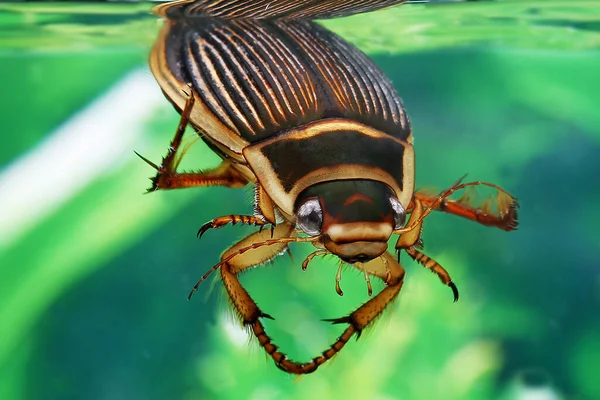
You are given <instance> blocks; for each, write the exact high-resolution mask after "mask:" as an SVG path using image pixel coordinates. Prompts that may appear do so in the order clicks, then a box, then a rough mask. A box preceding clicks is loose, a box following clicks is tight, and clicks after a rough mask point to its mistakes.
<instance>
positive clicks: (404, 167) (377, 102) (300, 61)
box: [140, 0, 518, 374]
mask: <svg viewBox="0 0 600 400" xmlns="http://www.w3.org/2000/svg"><path fill="white" fill-rule="evenodd" d="M402 2H403V0H380V1H367V0H353V1H352V0H350V1H339V0H326V1H313V0H304V1H302V0H300V1H293V2H292V1H289V0H287V1H286V0H276V1H268V2H265V1H250V0H196V1H190V0H184V1H178V2H173V3H166V4H163V5H160V6H157V7H155V9H154V11H155V13H156V14H157V15H159V16H160V17H162V18H163V19H164V20H165V24H164V26H163V28H162V30H161V32H160V34H159V37H158V39H157V40H156V42H155V45H154V47H153V49H152V51H151V56H150V66H151V70H152V73H153V74H154V76H155V78H156V80H157V82H158V84H159V85H160V87H161V89H162V91H163V92H164V94H165V96H166V97H167V99H168V100H170V101H171V103H172V104H173V106H174V107H175V108H176V110H177V111H178V112H179V113H180V114H181V120H180V123H179V126H178V128H177V130H176V133H175V137H174V139H173V141H172V142H171V147H170V148H169V151H168V153H167V155H166V156H165V157H164V158H163V160H162V163H161V164H160V165H156V164H154V163H152V162H151V161H149V160H147V159H146V158H144V157H142V158H143V159H144V160H145V161H146V162H147V163H148V164H150V165H151V166H153V167H154V168H155V169H156V170H157V174H156V176H155V177H154V178H153V179H152V182H153V184H152V187H151V188H150V189H149V191H154V190H159V189H161V190H165V189H177V188H188V187H196V186H226V187H231V188H236V187H242V186H246V185H254V187H255V198H254V213H253V214H252V215H230V216H223V217H218V218H215V219H213V220H211V221H209V222H208V223H206V224H205V225H204V226H202V228H201V229H200V230H199V232H198V236H202V235H203V234H204V233H205V232H206V231H207V230H209V229H213V228H219V227H222V226H224V225H227V224H236V223H242V224H249V225H255V226H257V227H260V230H258V231H257V232H255V233H252V234H251V235H249V236H248V237H246V238H244V239H243V240H241V241H239V242H238V243H236V244H234V245H233V246H231V247H230V248H229V249H228V250H226V251H225V252H224V253H223V254H222V256H221V260H220V262H219V263H218V264H216V265H215V266H214V267H213V268H212V269H211V270H209V271H208V272H207V273H206V274H205V275H204V276H203V277H202V278H201V279H200V280H199V281H198V283H197V284H196V285H195V286H194V288H193V289H192V292H191V293H190V296H191V295H192V294H193V292H194V291H195V290H196V289H197V288H198V286H199V284H200V283H201V282H202V281H203V280H205V279H206V278H207V277H208V276H209V275H210V273H212V272H213V271H216V270H219V271H220V274H221V278H222V281H223V284H224V286H225V289H226V291H227V293H228V295H229V297H230V299H231V301H232V303H233V306H234V308H235V310H236V312H237V313H238V315H239V317H240V319H241V321H242V323H243V324H244V325H245V326H248V327H250V329H251V330H252V332H253V333H254V335H255V336H256V337H257V338H258V341H259V343H260V345H261V346H262V347H263V348H264V349H265V351H266V352H267V353H268V354H269V355H270V356H271V357H272V358H273V360H274V361H275V363H276V365H277V366H278V367H279V368H280V369H282V370H283V371H285V372H288V373H292V374H306V373H311V372H313V371H315V370H316V369H317V368H318V367H319V366H320V365H322V364H323V363H325V362H326V361H327V360H329V359H330V358H331V357H333V356H334V355H335V354H336V353H338V352H339V351H340V350H341V349H342V348H343V347H344V345H345V344H346V343H347V342H348V340H349V339H350V338H351V337H352V336H353V335H356V336H357V337H358V336H359V335H360V334H361V332H362V331H363V330H364V329H365V328H366V327H367V326H368V325H369V324H370V323H371V322H372V321H374V320H375V319H376V318H377V316H378V315H380V313H381V312H382V311H383V310H384V309H385V308H386V306H387V305H388V304H389V303H390V302H391V301H392V300H393V299H394V298H396V296H397V295H398V293H399V292H400V290H401V288H402V284H403V281H404V269H403V268H402V266H401V265H400V262H399V261H400V252H401V251H404V252H406V253H407V254H408V255H409V256H410V257H411V258H413V259H414V260H416V261H417V262H419V263H420V264H422V265H423V266H424V267H426V268H428V269H430V270H431V271H432V272H434V273H435V274H437V276H438V277H439V278H440V279H441V281H442V282H443V283H444V284H445V285H447V286H449V287H450V288H451V289H452V291H453V294H454V300H455V301H456V300H457V299H458V290H457V288H456V286H455V284H454V283H453V281H452V279H451V278H450V275H449V274H448V273H447V272H446V270H445V269H444V268H443V267H442V266H441V265H440V264H439V263H437V262H436V261H435V260H433V259H431V258H429V257H428V256H426V255H425V254H424V253H423V252H422V243H421V240H420V234H421V226H422V222H423V219H424V218H425V217H426V216H427V215H428V214H429V213H430V212H431V211H432V210H439V211H443V212H447V213H450V214H455V215H458V216H461V217H464V218H467V219H470V220H474V221H477V222H479V223H481V224H483V225H487V226H495V227H498V228H500V229H504V230H507V231H510V230H513V229H516V228H517V207H518V203H517V200H516V199H515V198H514V197H513V196H511V195H510V194H508V193H507V192H505V191H504V190H503V189H501V188H499V187H498V186H495V185H492V184H489V183H485V182H469V183H461V182H460V181H459V182H458V183H456V184H455V185H452V186H451V187H450V188H449V189H447V190H445V191H444V192H442V193H441V194H437V195H434V194H429V193H426V192H423V191H415V183H414V178H415V150H414V148H413V133H412V130H411V125H410V121H409V119H408V116H407V115H406V110H405V108H404V106H403V103H402V101H401V99H400V97H399V96H398V94H397V93H396V90H395V89H394V87H393V85H392V83H391V81H390V80H389V79H388V78H387V77H386V76H385V75H384V74H383V73H382V72H381V70H380V69H379V68H378V67H377V66H376V65H375V64H374V63H373V61H371V60H370V59H369V58H368V57H367V56H366V55H365V54H363V53H362V52H360V51H359V50H358V49H357V48H355V47H354V46H352V45H350V44H349V43H347V42H346V41H344V40H343V39H341V38H340V37H338V36H337V35H335V34H334V33H332V32H330V31H328V30H327V29H325V28H324V27H322V26H321V25H319V24H317V23H315V22H313V21H312V20H313V19H315V18H329V17H334V16H345V15H350V14H354V13H358V12H365V11H372V10H375V9H378V8H383V7H387V6H391V5H394V4H399V3H402ZM265 5H268V6H265ZM188 124H189V125H191V126H192V127H193V128H194V129H195V131H196V132H197V134H198V135H199V136H200V137H201V138H202V139H203V140H204V142H205V143H206V144H207V145H208V146H209V147H210V148H211V149H212V150H213V151H214V152H215V153H217V154H218V155H219V156H220V157H221V158H222V162H221V164H220V165H219V166H217V167H216V168H214V169H212V170H208V171H201V172H200V171H199V172H191V173H179V172H177V165H178V161H179V157H180V156H181V154H180V153H181V151H182V150H181V149H180V145H181V142H182V136H183V132H184V130H185V129H186V127H187V126H188ZM140 157H141V156H140ZM476 185H486V186H490V187H492V188H494V190H496V191H497V193H498V195H497V197H496V198H494V199H493V200H490V201H488V202H487V204H486V205H484V206H475V205H474V204H473V203H472V202H471V201H470V200H469V199H468V196H467V197H463V198H462V199H459V200H451V199H450V198H449V196H450V195H451V194H452V193H454V192H455V191H457V190H459V189H463V188H466V187H468V186H476ZM492 203H493V204H492ZM492 205H493V206H494V207H491V206H492ZM408 215H410V217H409V218H408V222H407V221H406V219H407V216H408ZM265 226H270V227H271V229H262V228H263V227H265ZM394 234H396V235H399V238H398V240H397V242H396V246H395V250H396V251H397V252H398V258H396V257H395V256H393V255H392V254H390V252H388V251H387V248H388V240H389V239H390V237H391V236H392V235H394ZM295 242H309V243H312V244H313V245H314V246H315V247H316V248H317V250H316V251H315V252H313V253H312V254H310V255H309V256H308V258H306V260H305V261H304V262H303V264H302V267H303V268H306V265H307V263H308V262H309V261H310V259H312V258H313V257H315V256H316V255H323V254H333V255H335V256H337V257H339V259H340V260H341V261H342V262H343V263H346V264H349V265H351V266H353V267H355V268H357V269H358V270H360V271H362V272H364V274H365V277H366V280H367V284H368V290H369V295H371V290H372V289H371V286H370V282H369V277H370V276H374V277H377V278H379V279H381V280H382V281H383V282H384V283H385V287H384V289H383V290H382V291H381V292H380V293H378V294H377V295H375V296H374V297H373V298H371V299H370V300H369V301H367V302H366V303H365V304H363V305H362V306H360V307H359V308H358V309H356V310H355V311H354V312H352V313H351V314H349V315H347V316H345V317H342V318H338V319H333V320H328V321H330V322H332V323H334V324H347V327H346V329H345V330H344V332H343V333H342V334H341V336H340V337H339V338H338V339H337V340H336V341H335V342H334V343H333V344H332V345H331V346H330V347H329V348H328V349H327V350H325V351H324V352H323V353H322V354H321V355H319V356H317V357H315V358H314V359H313V360H311V361H309V362H305V363H302V362H296V361H293V360H291V359H289V358H287V357H286V355H285V354H284V353H282V352H281V351H279V350H278V348H277V346H276V345H275V344H274V343H273V342H272V340H271V339H270V337H269V336H268V335H267V334H266V333H265V329H264V326H263V324H262V322H261V319H262V318H271V317H270V316H269V315H268V314H266V313H265V312H263V311H262V310H261V309H260V308H259V307H258V305H257V304H256V302H255V301H254V300H253V299H252V297H251V296H250V294H249V293H248V292H247V291H246V290H245V289H244V287H243V286H242V284H241V283H240V281H239V280H238V277H237V276H238V274H239V273H240V272H242V271H244V270H246V269H248V268H252V267H255V266H258V265H260V264H263V263H265V262H266V261H268V260H271V259H273V258H275V257H276V256H278V255H279V254H281V253H282V252H284V251H285V250H286V249H287V247H288V245H289V244H290V243H295ZM339 275H340V274H339V271H338V276H337V278H336V290H337V291H338V293H340V294H341V289H340V288H339Z"/></svg>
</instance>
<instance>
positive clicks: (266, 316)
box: [258, 311, 275, 321]
mask: <svg viewBox="0 0 600 400" xmlns="http://www.w3.org/2000/svg"><path fill="white" fill-rule="evenodd" d="M258 318H267V319H271V320H273V321H275V318H273V317H271V316H270V315H269V314H267V313H264V312H262V311H261V312H260V315H259V316H258Z"/></svg>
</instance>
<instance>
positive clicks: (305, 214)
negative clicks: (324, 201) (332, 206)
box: [296, 199, 323, 236]
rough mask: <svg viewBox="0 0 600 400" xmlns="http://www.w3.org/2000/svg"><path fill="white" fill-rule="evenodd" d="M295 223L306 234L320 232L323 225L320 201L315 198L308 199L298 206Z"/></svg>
mask: <svg viewBox="0 0 600 400" xmlns="http://www.w3.org/2000/svg"><path fill="white" fill-rule="evenodd" d="M296 214H297V221H296V224H297V225H298V226H299V227H300V229H302V230H303V231H304V232H305V233H306V234H307V235H310V236H317V235H318V234H320V233H321V226H322V225H323V210H321V203H319V200H317V199H310V200H308V201H306V202H305V203H304V204H302V205H301V206H300V208H299V209H298V212H297V213H296Z"/></svg>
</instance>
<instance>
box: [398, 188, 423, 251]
mask: <svg viewBox="0 0 600 400" xmlns="http://www.w3.org/2000/svg"><path fill="white" fill-rule="evenodd" d="M412 203H413V209H412V212H411V214H410V218H409V219H408V223H407V224H406V225H407V226H411V225H412V224H414V223H415V222H416V221H418V220H419V219H421V216H422V215H423V205H422V204H421V201H420V200H419V199H413V201H412ZM422 228H423V221H422V220H421V221H420V222H418V223H417V225H416V227H415V228H414V229H413V230H411V231H409V232H406V233H403V234H401V235H400V237H399V238H398V241H397V242H396V250H397V251H398V259H400V250H401V249H406V248H409V247H413V246H415V245H417V244H419V240H420V237H421V229H422Z"/></svg>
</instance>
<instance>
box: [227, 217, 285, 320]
mask: <svg viewBox="0 0 600 400" xmlns="http://www.w3.org/2000/svg"><path fill="white" fill-rule="evenodd" d="M293 231H294V227H293V225H291V224H280V225H278V226H277V228H276V233H277V236H278V237H279V238H284V237H286V236H288V235H289V234H291V233H293ZM269 235H270V232H268V231H263V232H255V233H253V234H251V235H250V236H248V237H246V238H244V239H242V240H241V241H239V242H238V243H236V244H235V245H233V246H232V247H230V248H229V249H228V250H227V251H225V253H223V255H222V256H221V260H222V261H221V278H222V279H223V285H225V289H226V290H227V294H228V295H229V298H230V299H231V302H232V303H233V306H234V307H235V310H236V311H237V313H238V314H239V315H240V317H241V319H242V322H243V323H244V325H250V324H253V323H254V322H255V321H256V320H257V319H258V318H260V317H264V316H265V314H264V313H263V312H262V311H260V309H259V308H258V305H257V304H256V302H255V301H254V300H253V299H252V297H250V294H248V292H247V291H246V289H244V287H243V286H242V284H241V282H240V281H239V280H238V278H237V275H238V274H239V273H240V272H242V271H244V270H246V269H248V268H252V267H255V266H257V265H260V264H264V263H265V262H267V261H269V260H271V259H272V258H274V257H276V256H277V255H278V254H279V253H281V252H282V251H284V250H285V248H286V247H287V243H277V242H275V243H273V244H271V245H270V246H269V247H261V248H252V249H250V250H248V251H244V252H242V250H244V249H247V248H248V247H249V245H250V244H253V243H265V239H267V238H268V236H269Z"/></svg>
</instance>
